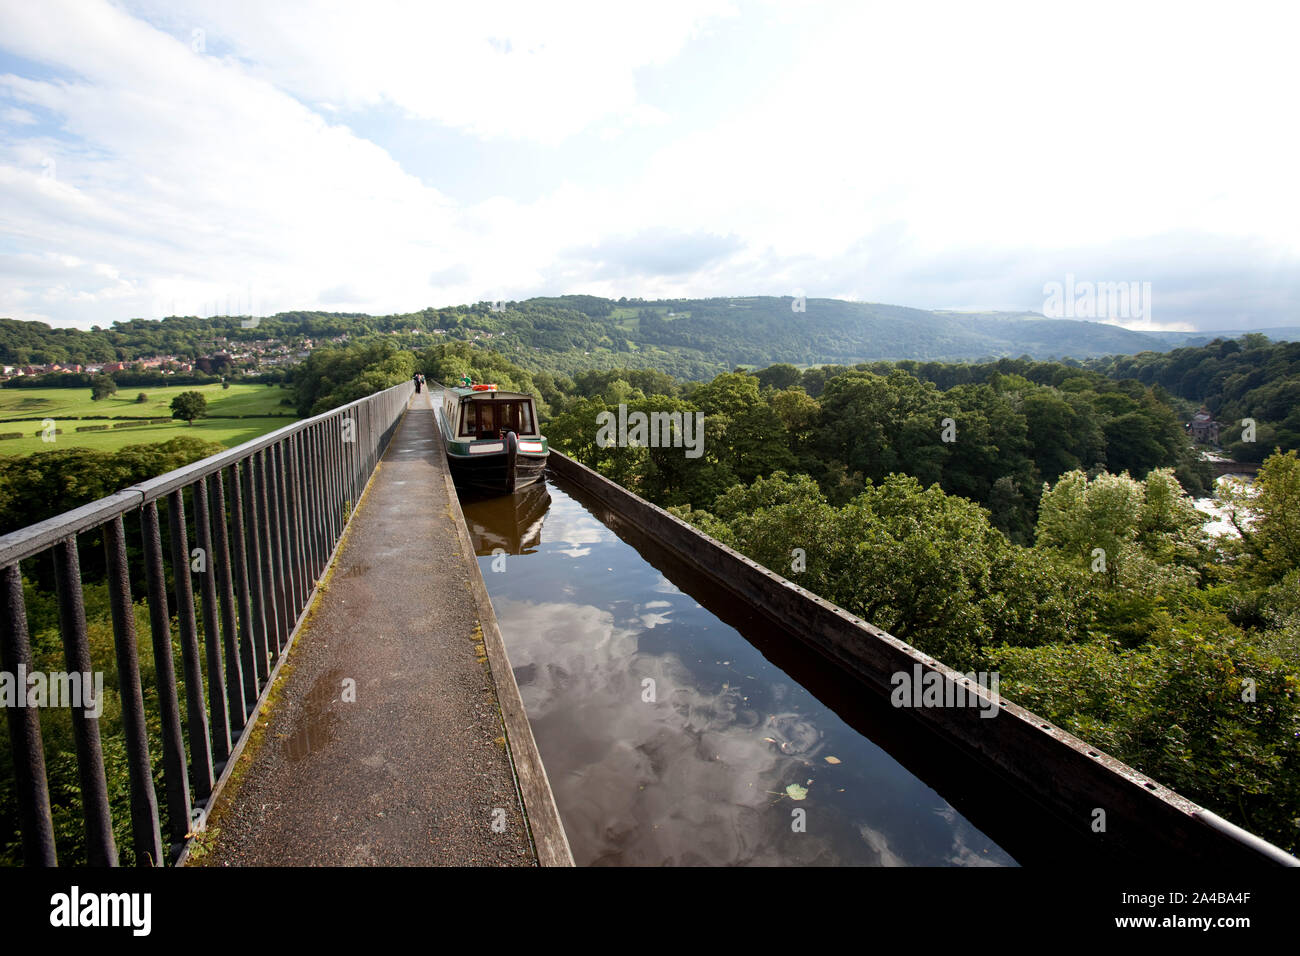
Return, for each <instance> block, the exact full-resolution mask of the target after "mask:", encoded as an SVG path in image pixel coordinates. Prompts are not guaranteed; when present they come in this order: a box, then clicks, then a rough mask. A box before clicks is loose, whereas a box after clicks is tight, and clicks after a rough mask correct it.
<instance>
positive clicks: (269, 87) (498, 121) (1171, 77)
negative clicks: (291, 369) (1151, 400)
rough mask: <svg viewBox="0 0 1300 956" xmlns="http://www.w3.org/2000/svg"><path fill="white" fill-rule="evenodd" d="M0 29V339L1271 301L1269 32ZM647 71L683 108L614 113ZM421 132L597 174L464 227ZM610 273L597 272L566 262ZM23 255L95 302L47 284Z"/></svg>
mask: <svg viewBox="0 0 1300 956" xmlns="http://www.w3.org/2000/svg"><path fill="white" fill-rule="evenodd" d="M0 8H3V11H4V12H3V17H4V21H5V24H6V30H5V34H4V36H3V37H2V38H0V48H3V49H5V50H7V51H9V52H10V53H13V54H15V55H17V56H19V57H22V58H25V59H27V60H31V61H35V62H37V63H39V64H41V65H42V67H43V68H45V69H43V70H42V71H40V72H37V71H28V70H26V69H22V68H18V67H11V69H12V70H14V72H12V73H10V74H8V75H5V76H3V77H0V122H5V123H7V127H8V131H9V132H8V135H6V137H5V138H4V139H3V140H0V236H4V237H7V241H6V242H5V243H4V244H3V245H0V250H3V249H6V248H7V249H14V248H17V249H18V250H20V251H21V252H22V253H26V254H28V255H30V256H35V257H36V258H37V259H38V260H39V261H40V262H41V263H42V265H41V267H40V269H36V270H35V271H33V272H32V273H31V274H30V275H28V276H23V275H22V274H21V269H22V268H23V266H24V264H25V263H30V262H31V261H33V260H30V259H25V258H13V257H12V256H11V257H10V260H9V261H8V262H7V263H6V264H4V265H3V266H0V314H9V315H14V316H15V317H32V318H36V317H46V318H49V319H51V320H53V321H57V322H60V323H68V322H76V323H79V324H83V325H86V324H89V323H90V322H92V321H93V322H98V323H100V324H106V323H108V322H110V321H113V320H114V319H120V318H125V317H127V316H128V315H133V314H145V313H148V312H150V311H151V310H152V311H153V313H154V314H156V313H157V312H158V311H159V310H162V311H172V309H173V303H174V308H175V309H176V310H177V311H182V312H205V311H207V309H208V308H209V307H211V306H212V305H213V304H216V305H218V306H219V307H222V308H224V302H225V300H226V299H227V298H228V297H232V298H235V299H240V298H242V299H245V300H246V299H248V298H250V297H251V298H252V300H253V304H254V306H255V307H256V308H257V309H258V310H259V311H263V312H266V311H274V310H277V309H288V308H317V307H318V308H329V309H338V310H365V311H390V310H391V311H404V310H409V309H416V308H420V307H423V306H424V305H428V304H450V303H455V302H461V301H474V300H478V299H483V298H496V297H506V298H519V297H524V296H527V295H533V294H545V293H556V292H565V291H587V292H594V293H605V294H612V295H624V294H626V295H716V294H752V293H770V294H785V293H788V292H790V291H791V290H792V289H794V288H796V287H799V288H803V289H805V290H806V291H807V293H808V294H809V295H810V296H826V295H839V296H846V297H856V298H865V299H871V300H874V301H889V302H898V303H901V304H908V305H917V306H929V307H945V306H947V307H981V308H989V307H1002V308H1037V307H1038V305H1039V302H1040V300H1041V293H1040V292H1039V290H1040V289H1041V287H1042V284H1043V282H1045V281H1047V280H1049V279H1054V278H1058V277H1059V276H1061V275H1063V274H1064V273H1066V272H1072V273H1074V274H1077V275H1089V276H1090V277H1091V278H1094V279H1096V280H1099V281H1102V280H1134V281H1153V283H1156V280H1160V281H1159V283H1156V294H1157V296H1164V298H1163V299H1161V300H1160V305H1159V307H1160V311H1161V313H1162V314H1161V315H1159V316H1157V318H1158V320H1160V321H1170V322H1181V321H1185V320H1186V318H1187V316H1188V315H1191V314H1193V313H1195V314H1196V315H1197V316H1198V318H1197V321H1198V322H1200V321H1201V317H1202V316H1209V317H1210V318H1207V319H1206V320H1205V321H1208V322H1210V323H1211V324H1213V317H1214V316H1215V315H1223V316H1228V315H1231V316H1232V317H1233V318H1234V320H1236V319H1241V320H1242V321H1250V320H1251V317H1252V316H1258V315H1262V314H1272V313H1277V314H1282V313H1284V312H1285V310H1286V308H1289V307H1290V304H1292V303H1294V302H1295V299H1296V297H1297V295H1300V289H1297V279H1296V272H1297V260H1298V259H1300V235H1298V234H1297V232H1296V230H1295V228H1294V223H1295V222H1296V221H1297V219H1298V218H1300V187H1298V186H1297V184H1296V181H1295V177H1294V176H1293V174H1292V173H1291V170H1290V168H1289V167H1290V164H1291V161H1292V157H1294V155H1295V154H1296V152H1297V149H1296V147H1297V145H1298V144H1297V139H1298V138H1300V137H1298V134H1297V131H1296V128H1295V126H1294V124H1291V123H1287V122H1284V121H1283V120H1282V117H1283V116H1284V115H1286V110H1287V109H1288V108H1289V103H1288V101H1287V96H1288V92H1287V91H1289V90H1292V89H1295V88H1296V87H1297V85H1300V84H1298V83H1297V81H1298V80H1300V66H1297V61H1296V60H1295V59H1294V58H1292V57H1290V56H1289V51H1288V50H1287V49H1286V45H1287V42H1288V40H1287V37H1289V36H1290V35H1292V31H1291V30H1290V29H1288V28H1287V24H1288V21H1289V19H1290V18H1291V14H1290V13H1289V11H1288V9H1287V8H1286V7H1283V6H1280V5H1273V4H1247V5H1245V6H1239V7H1234V11H1233V14H1232V16H1231V17H1227V16H1225V15H1223V14H1222V13H1221V12H1218V11H1213V10H1209V9H1208V8H1206V9H1202V8H1198V7H1195V6H1192V7H1180V8H1179V15H1178V16H1177V17H1170V16H1168V15H1166V14H1164V13H1161V12H1158V11H1155V10H1153V9H1151V8H1147V7H1141V8H1132V7H1129V6H1122V5H1114V4H1108V3H1102V4H1098V5H1093V6H1089V7H1088V10H1087V15H1086V16H1084V15H1081V14H1080V15H1071V14H1069V13H1068V12H1063V11H1060V10H1048V9H1045V8H1041V7H1040V6H1039V5H1035V4H1019V3H1014V4H1004V5H1002V6H1000V7H998V8H995V9H992V10H990V9H987V8H970V7H968V6H967V5H962V4H932V5H921V6H916V7H913V6H904V7H900V6H896V5H885V4H873V5H869V6H863V5H858V4H844V5H840V4H822V5H818V6H817V7H816V8H815V12H814V14H809V15H808V16H807V18H804V17H803V16H802V15H801V16H800V17H794V15H793V14H792V13H790V12H789V11H785V10H782V8H780V7H775V8H771V7H769V6H767V5H763V4H753V3H747V4H743V5H740V6H739V7H738V8H737V9H733V8H732V7H731V6H730V5H716V6H715V5H708V6H703V7H698V8H697V6H696V5H691V4H686V3H680V4H669V5H667V6H662V5H655V6H646V7H644V8H643V9H640V10H632V9H630V8H627V7H624V6H622V5H609V4H574V5H566V6H564V7H562V8H560V9H559V11H558V12H557V11H556V10H555V9H554V8H552V7H549V6H547V7H545V8H542V7H539V6H537V5H532V4H511V5H505V6H498V7H493V8H492V9H491V10H488V11H484V10H481V9H479V7H477V6H475V7H474V8H473V9H472V10H464V9H460V8H456V7H451V6H449V5H438V6H435V7H429V6H427V5H424V4H408V3H398V2H396V0H384V2H382V3H379V4H367V5H364V6H340V5H330V4H318V5H312V6H304V5H297V4H295V5H281V4H256V3H252V2H241V3H229V4H218V5H205V4H200V3H197V2H184V3H180V4H176V5H173V4H167V5H163V4H161V3H156V2H153V0H147V2H146V0H141V2H136V3H130V4H128V5H127V7H126V8H125V9H124V8H122V7H119V6H115V5H111V4H109V3H106V2H99V3H94V2H92V3H76V4H74V3H71V2H69V0H50V2H45V3H41V4H27V3H21V2H18V0H0ZM737 12H739V13H741V14H743V16H736V15H735V14H736V13H737ZM133 13H134V14H136V16H133V15H132V14H133ZM796 27H798V28H799V30H801V31H802V32H799V30H796ZM196 28H197V29H202V30H203V31H204V34H203V35H204V45H205V49H204V52H202V53H198V52H195V51H194V50H193V49H192V48H191V42H190V41H191V35H192V31H193V30H194V29H196ZM787 35H788V36H789V37H790V38H791V39H790V40H789V42H788V44H785V45H783V44H782V39H783V38H784V37H786V36H787ZM764 36H766V37H768V39H769V41H770V40H771V38H772V37H775V38H776V43H775V46H776V48H778V49H780V51H781V54H780V55H779V56H776V57H775V58H774V57H773V56H771V55H770V49H771V48H772V47H771V46H769V47H761V46H760V45H759V44H758V41H757V40H755V37H764ZM747 43H754V44H755V45H754V46H753V48H752V50H751V48H750V47H747V46H746V44H747ZM760 49H762V50H765V51H769V52H768V55H765V56H760V55H759V54H758V52H756V51H759V50H760ZM51 71H52V72H51ZM737 73H738V75H739V76H740V77H742V78H743V80H744V82H740V83H731V84H728V85H725V86H724V85H720V77H722V76H723V75H724V74H725V75H728V76H731V75H733V74H737ZM669 75H670V76H671V78H672V79H673V81H674V82H676V83H678V84H679V85H680V86H681V88H682V89H684V90H686V91H688V93H689V95H688V96H686V98H685V100H681V101H673V100H672V98H671V97H667V98H662V102H660V101H658V100H655V99H654V98H643V96H642V86H643V85H645V84H643V80H646V78H655V79H657V81H658V83H659V86H658V87H656V86H655V84H654V83H650V84H649V85H648V87H647V88H654V89H661V90H662V88H664V84H665V83H667V80H665V76H669ZM668 86H669V87H671V84H670V83H669V84H668ZM715 87H716V89H718V90H723V89H726V90H729V91H732V92H731V93H728V94H727V95H726V96H717V97H715V96H714V94H713V90H714V89H715ZM684 103H685V104H686V105H683V104H684ZM683 110H685V111H687V112H686V113H683V112H682V111H683ZM691 110H694V111H697V112H696V113H690V111H691ZM687 114H689V115H687ZM47 117H50V118H52V119H47ZM394 117H397V118H396V119H395V118H394ZM344 124H346V125H344ZM421 127H431V128H438V129H442V130H444V131H450V132H448V133H447V137H449V138H447V137H444V138H443V139H441V140H439V142H443V143H447V144H450V145H447V146H445V147H444V148H445V149H447V150H449V151H453V152H457V153H463V154H464V155H465V156H470V155H472V151H473V149H474V148H476V147H477V145H478V144H480V143H481V141H483V140H487V141H489V142H491V143H493V144H496V146H494V148H497V147H499V148H501V149H508V150H512V151H517V152H518V153H519V155H520V156H521V157H526V156H539V155H550V154H547V153H545V151H547V150H558V149H562V148H563V149H578V150H581V151H583V156H582V158H584V159H589V158H590V157H589V156H587V155H586V154H587V153H589V152H590V151H592V150H594V151H595V153H594V154H592V155H594V157H595V162H596V165H597V167H598V168H599V169H601V170H602V175H601V176H599V177H594V178H592V177H586V176H583V175H581V174H579V173H573V174H569V173H568V172H567V171H566V170H565V169H564V168H561V169H560V171H559V172H558V173H557V172H553V171H552V172H549V173H547V174H546V176H544V177H543V178H542V179H541V180H540V185H539V186H533V187H529V189H528V190H524V189H523V188H522V187H519V186H518V185H517V184H516V183H515V181H514V179H513V177H512V175H511V172H510V170H511V167H506V168H505V171H502V170H497V171H495V173H493V174H492V175H495V176H496V177H497V178H495V179H489V180H486V182H487V184H488V185H487V188H486V189H480V190H479V191H478V192H479V194H480V195H488V196H490V198H488V199H486V200H483V201H475V202H473V203H470V204H467V203H466V202H464V201H458V200H456V199H454V198H453V196H452V195H451V194H449V193H447V192H444V191H440V189H439V188H438V185H439V183H438V182H437V177H436V175H434V176H432V177H431V176H429V175H427V174H425V173H421V174H420V175H417V174H416V172H415V171H413V170H410V169H404V168H403V167H402V166H401V165H400V164H399V162H398V161H397V160H396V159H395V158H394V156H395V155H397V153H396V151H393V152H390V151H389V149H386V148H385V145H384V143H385V142H386V136H388V135H394V134H395V131H400V130H402V129H406V128H411V129H414V128H421ZM354 129H356V130H363V129H364V130H366V135H367V136H370V137H373V141H372V140H371V139H367V138H365V136H363V135H361V134H360V133H359V132H355V131H354ZM647 131H649V135H647ZM575 144H578V145H575ZM462 146H463V149H462V148H461V147H462ZM529 150H532V151H534V152H528V151H529ZM538 150H540V151H543V152H540V153H539V152H536V151H538ZM563 155H572V154H563ZM521 161H522V160H521ZM486 175H488V174H487V173H485V176H486ZM421 176H423V178H421ZM646 237H649V238H648V239H647V238H646ZM724 237H725V246H723V245H719V246H718V249H719V250H720V251H719V252H718V254H717V255H713V256H701V257H699V259H698V262H697V264H696V265H695V267H694V268H691V267H690V263H691V261H692V260H691V250H690V249H689V248H684V246H688V245H690V244H692V243H693V244H699V243H701V242H715V243H716V242H720V241H721V240H722V239H723V238H724ZM637 243H641V244H642V245H644V247H645V254H644V255H639V254H638V253H637V249H638V248H640V246H638V245H637ZM647 243H648V244H647ZM620 244H622V245H621V248H622V249H623V251H624V252H625V253H626V256H625V258H629V259H630V260H631V261H630V262H627V263H623V264H622V265H621V266H620V267H619V268H614V267H611V266H610V264H609V263H607V262H605V261H604V260H601V259H599V257H595V258H593V257H592V256H591V255H590V251H591V250H606V251H607V250H610V249H618V248H620ZM652 247H653V248H652ZM1234 249H1235V250H1237V252H1236V253H1234V252H1233V250H1234ZM1247 250H1248V251H1249V255H1246V252H1247ZM1225 253H1226V254H1225ZM0 254H3V253H0ZM58 255H71V256H74V257H75V258H76V259H78V260H79V261H80V262H84V263H89V264H90V265H91V266H103V267H105V268H108V269H111V270H115V274H116V275H117V276H118V277H119V280H118V284H117V285H115V286H114V287H113V290H112V291H111V292H110V290H108V289H106V288H102V287H99V286H94V285H87V284H86V283H87V282H90V281H91V280H90V278H89V277H91V276H93V275H94V273H93V271H92V272H87V271H85V270H84V269H82V270H81V271H77V270H74V269H72V268H71V267H69V271H68V272H67V273H66V274H65V275H63V276H62V277H53V278H51V277H46V276H45V275H44V273H43V272H41V269H48V268H49V267H50V263H57V262H58V259H57V258H56V257H57V256H58ZM1225 261H1226V262H1227V263H1228V265H1230V266H1231V271H1230V272H1228V273H1216V274H1214V275H1213V276H1211V275H1210V272H1209V271H1207V268H1206V264H1207V263H1220V262H1225ZM1270 270H1271V272H1270ZM1211 271H1213V270H1211ZM100 278H101V279H102V278H103V277H102V276H101V277H100ZM1238 288H1240V289H1249V288H1253V289H1255V290H1259V291H1257V292H1256V293H1255V294H1251V295H1245V294H1238V293H1237V291H1236V290H1237V289H1238ZM1224 290H1229V291H1224ZM1171 304H1172V305H1176V306H1177V307H1178V309H1179V310H1181V311H1179V312H1178V314H1174V313H1173V312H1171V310H1170V309H1169V308H1167V306H1169V305H1171ZM1219 324H1222V323H1219ZM1273 324H1282V323H1281V321H1275V322H1273Z"/></svg>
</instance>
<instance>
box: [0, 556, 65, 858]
mask: <svg viewBox="0 0 1300 956" xmlns="http://www.w3.org/2000/svg"><path fill="white" fill-rule="evenodd" d="M0 601H2V602H3V605H4V618H3V623H4V626H3V627H0V669H3V670H5V671H7V672H8V673H10V674H15V675H16V674H17V673H18V672H19V669H22V670H23V671H26V672H30V671H31V669H32V646H31V641H30V640H29V639H28V637H27V605H26V603H25V602H24V601H23V575H22V569H21V568H20V566H19V565H17V564H11V565H9V566H8V567H7V568H5V569H4V570H3V571H0ZM18 692H19V693H21V694H26V693H27V688H26V687H25V686H24V687H21V688H19V689H18ZM5 716H6V717H7V718H8V720H7V723H8V724H9V745H10V748H11V750H12V753H13V762H14V785H15V786H14V790H15V796H16V797H17V800H18V826H19V828H20V829H21V831H22V835H23V861H24V862H25V863H26V864H27V865H28V866H57V865H58V858H57V856H56V854H55V852H54V818H53V817H52V816H51V815H50V790H49V785H48V784H47V783H46V778H45V747H44V746H43V745H42V743H41V718H40V712H39V711H38V710H37V708H35V707H9V708H6V713H5Z"/></svg>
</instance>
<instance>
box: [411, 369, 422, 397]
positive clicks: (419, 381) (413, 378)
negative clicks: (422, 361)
mask: <svg viewBox="0 0 1300 956" xmlns="http://www.w3.org/2000/svg"><path fill="white" fill-rule="evenodd" d="M411 381H413V382H415V394H416V395H419V394H420V386H422V385H423V384H424V376H423V375H421V374H420V373H419V372H416V373H415V374H414V375H412V376H411Z"/></svg>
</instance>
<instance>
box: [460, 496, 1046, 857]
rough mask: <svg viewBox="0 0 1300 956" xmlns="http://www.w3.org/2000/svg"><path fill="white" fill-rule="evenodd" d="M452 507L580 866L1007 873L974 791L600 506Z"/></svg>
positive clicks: (545, 501)
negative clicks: (465, 527)
mask: <svg viewBox="0 0 1300 956" xmlns="http://www.w3.org/2000/svg"><path fill="white" fill-rule="evenodd" d="M584 502H585V503H584ZM463 506H464V511H465V517H466V520H467V522H468V524H469V529H470V534H471V537H472V538H473V539H474V542H475V550H476V551H477V552H478V554H479V555H480V557H479V563H480V567H481V568H482V571H483V577H484V580H485V581H486V582H487V585H488V590H489V592H490V594H491V597H492V604H493V606H494V607H495V609H496V614H497V618H498V620H499V622H500V625H501V632H502V634H503V636H504V639H505V643H506V649H507V651H508V653H509V655H510V661H511V664H512V666H513V667H514V673H515V679H516V680H517V681H518V683H519V689H520V692H521V693H522V694H523V699H524V704H525V705H526V707H527V709H528V716H529V719H530V721H531V722H532V726H533V731H534V733H535V735H536V738H537V745H538V748H539V749H540V751H541V755H542V760H543V762H544V763H545V765H546V770H547V774H548V775H549V777H550V781H551V787H552V788H553V790H554V792H555V799H556V802H557V804H558V805H559V810H560V816H561V818H562V819H563V821H564V826H565V830H566V831H567V833H568V836H569V842H570V844H571V846H572V849H573V855H574V859H575V860H576V862H577V863H578V864H579V865H650V866H655V865H676V866H682V865H727V864H740V865H780V864H814V865H901V866H949V865H951V866H987V865H1014V864H1015V863H1016V860H1015V859H1013V857H1012V856H1011V854H1010V853H1009V852H1008V851H1007V850H1006V849H1004V848H1003V847H1002V846H1000V845H999V844H997V843H995V842H993V840H991V839H990V838H989V837H988V836H987V835H985V833H983V832H981V830H980V829H977V828H976V827H975V826H974V825H973V824H972V823H971V822H970V821H969V820H968V819H967V817H966V816H964V815H963V814H962V813H961V812H959V811H958V810H957V809H956V808H955V807H954V805H953V803H955V804H957V805H959V806H965V805H966V804H968V803H969V804H971V805H972V806H975V807H977V808H980V807H983V806H987V805H988V804H989V803H990V802H992V803H1000V801H998V800H996V799H993V800H992V801H990V799H989V795H988V794H987V793H976V792H975V791H976V790H977V789H978V788H980V787H981V786H983V784H982V783H981V782H980V781H978V780H975V779H971V778H970V777H969V775H966V774H963V773H961V772H960V771H961V768H960V767H957V768H954V767H953V766H952V765H951V761H949V760H947V759H945V758H943V756H942V755H941V754H937V752H936V750H935V747H934V746H931V745H930V744H929V743H928V741H926V740H924V739H921V738H918V737H917V733H918V732H917V731H916V730H915V729H914V728H913V727H912V725H911V723H909V722H908V721H907V720H906V719H905V718H903V716H902V715H901V714H900V713H899V712H897V711H891V710H890V709H889V708H888V707H887V706H885V705H882V703H881V702H879V701H870V700H867V698H868V696H869V695H867V693H866V692H865V691H864V690H862V689H861V688H860V687H858V686H857V685H855V684H853V682H852V681H851V680H847V679H845V678H844V677H843V675H839V674H838V673H837V672H835V670H834V668H832V667H831V666H830V665H828V664H827V663H826V662H825V661H823V660H822V659H821V658H820V657H819V656H818V655H816V654H815V653H813V652H810V651H808V650H807V649H806V648H803V647H802V646H799V645H797V644H796V642H793V641H791V640H790V639H789V636H788V635H786V634H784V633H782V632H780V631H778V630H777V629H776V628H775V626H774V625H773V624H772V623H771V622H768V621H766V620H765V619H762V618H760V617H759V616H758V615H756V614H754V613H753V612H752V611H750V610H748V609H747V608H745V607H744V606H743V605H742V604H741V603H740V602H739V601H737V600H736V599H735V598H734V597H733V596H731V595H730V594H729V592H726V591H725V590H724V589H721V588H718V587H716V586H715V585H711V584H709V583H706V582H701V581H699V580H698V577H697V576H695V575H693V574H692V573H691V572H690V570H689V569H688V568H686V567H685V566H684V565H682V564H681V562H680V560H678V559H676V558H675V557H674V556H672V555H671V554H668V553H665V552H664V550H663V549H661V548H658V547H656V545H655V543H654V542H653V541H649V540H646V539H645V536H644V535H641V534H640V533H639V532H637V531H635V530H634V529H629V528H626V527H623V525H622V522H620V521H619V519H618V518H617V517H616V516H612V515H609V514H607V513H605V512H604V511H603V509H602V506H601V505H599V504H598V503H595V502H591V501H588V500H587V499H586V498H585V496H581V495H580V493H579V492H578V491H577V490H576V489H573V488H571V487H568V486H567V485H565V484H564V483H559V484H557V483H556V482H554V481H553V480H552V481H550V482H548V484H547V485H546V486H545V487H543V486H541V485H538V486H534V487H533V488H531V489H528V490H525V491H523V492H516V493H515V494H514V495H510V496H505V497H500V498H493V499H489V500H480V501H470V500H465V501H464V502H463ZM598 514H599V515H600V517H597V515H598ZM602 519H604V520H603V521H602ZM604 522H608V523H609V525H611V526H613V527H614V528H617V529H618V531H617V533H616V532H615V531H614V530H611V527H610V526H607V524H606V523H604ZM625 538H626V539H627V540H624V539H625ZM629 542H634V543H635V544H636V547H634V546H633V544H632V543H629ZM792 674H797V677H796V676H792ZM810 688H811V689H810ZM874 741H881V742H882V743H883V744H884V746H881V745H878V744H877V743H876V742H874ZM885 747H888V748H889V752H887V750H886V749H885ZM891 752H892V753H896V754H904V755H907V759H908V764H909V766H910V767H912V769H911V770H909V769H908V768H907V767H904V766H903V764H902V763H900V762H899V760H896V759H895V758H894V757H893V756H891V755H890V754H891ZM913 754H937V755H935V756H932V757H929V758H927V757H925V756H917V757H916V758H915V759H913V757H912V755H913ZM918 767H919V768H920V769H919V770H918V772H920V773H923V774H925V776H926V779H929V780H932V781H933V780H936V779H939V780H940V781H941V782H940V783H938V784H936V785H937V786H939V788H940V789H942V790H943V791H944V793H945V794H946V795H947V796H948V798H949V799H950V800H952V801H953V803H949V800H946V799H944V797H942V796H940V795H939V793H937V792H936V790H935V789H932V788H931V787H930V786H928V785H927V784H926V783H924V782H922V780H921V779H920V777H918V776H917V775H916V773H914V772H913V770H917V769H918ZM929 771H932V772H929ZM795 811H803V813H802V814H800V813H796V812H795ZM986 816H987V817H988V818H989V819H990V820H993V821H994V822H995V823H997V822H999V821H998V820H997V817H998V814H997V813H994V814H993V815H992V816H989V814H987V813H986V814H984V815H983V816H981V819H984V818H985V817H986ZM801 824H802V831H800V825H801ZM998 832H999V833H1002V832H1003V831H1002V830H1001V829H999V830H998ZM1012 842H1014V841H1012ZM1017 855H1020V854H1019V853H1017Z"/></svg>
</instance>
